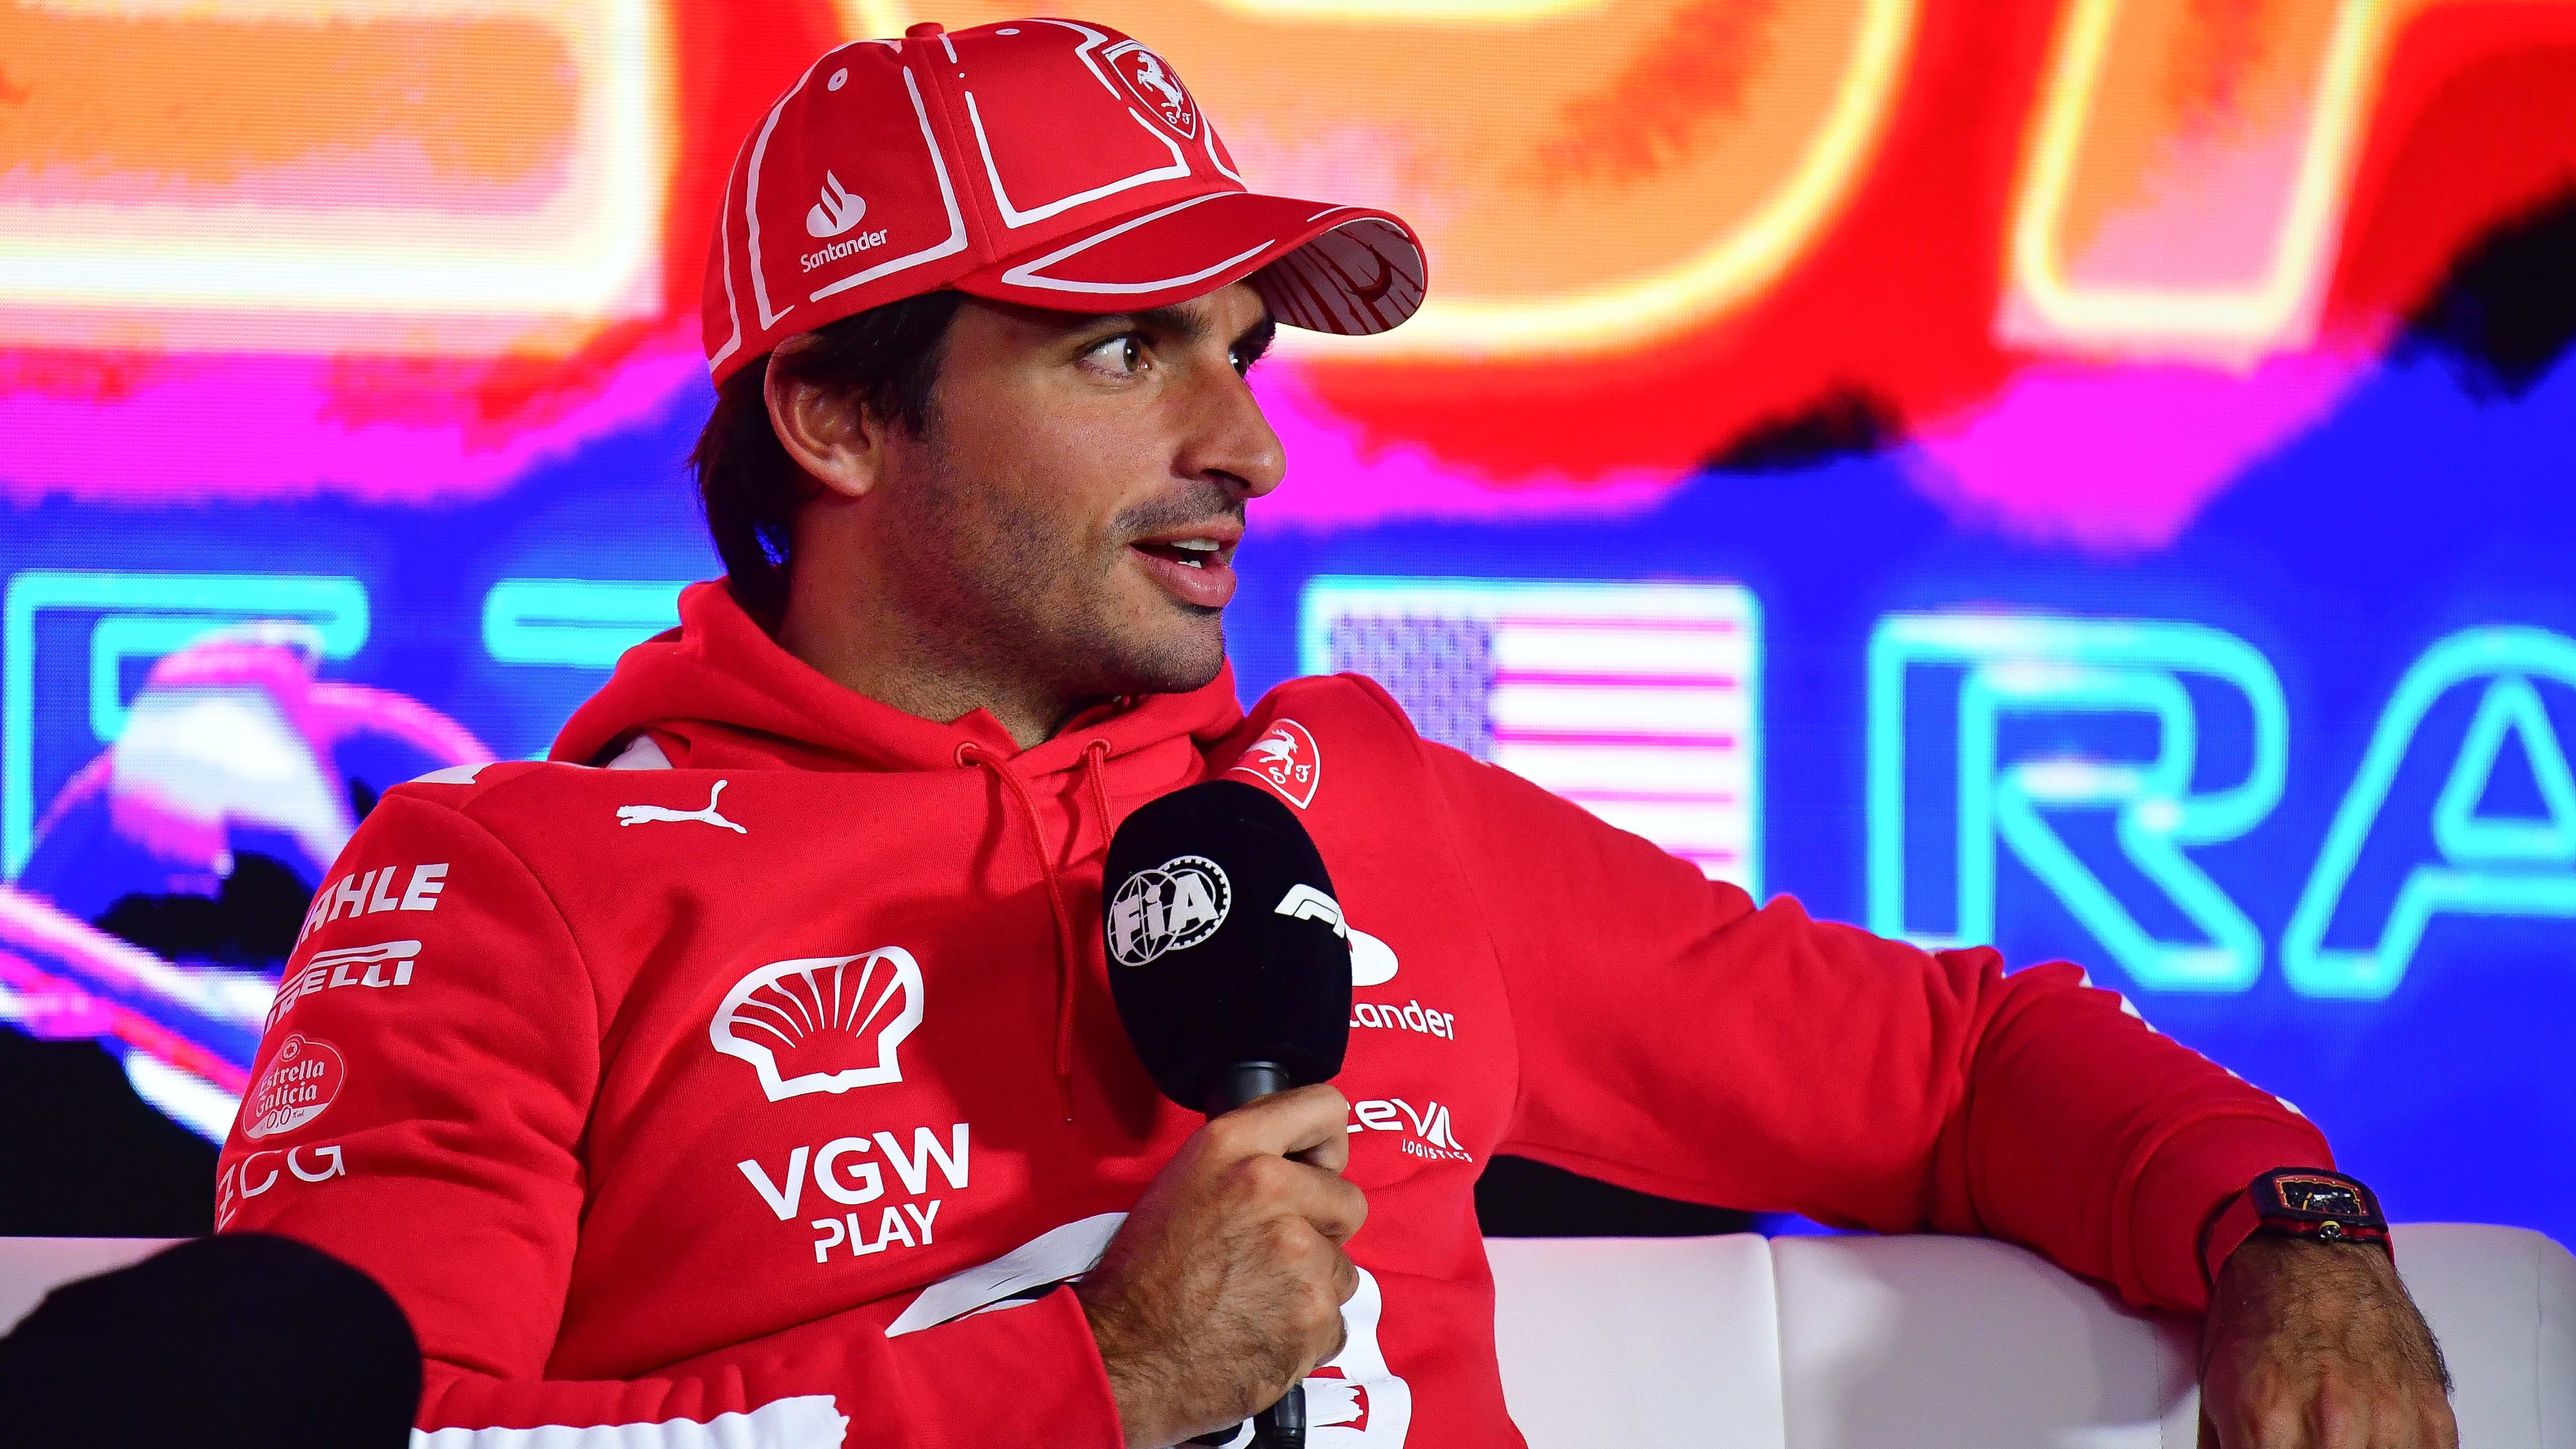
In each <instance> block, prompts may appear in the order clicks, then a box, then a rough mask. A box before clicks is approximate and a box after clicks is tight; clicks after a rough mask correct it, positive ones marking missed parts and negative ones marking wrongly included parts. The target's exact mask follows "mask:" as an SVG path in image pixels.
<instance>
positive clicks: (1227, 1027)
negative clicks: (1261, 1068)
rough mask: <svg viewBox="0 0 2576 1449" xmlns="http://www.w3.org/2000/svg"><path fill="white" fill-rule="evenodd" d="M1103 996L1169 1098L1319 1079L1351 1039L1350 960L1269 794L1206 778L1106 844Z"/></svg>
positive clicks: (1315, 861)
mask: <svg viewBox="0 0 2576 1449" xmlns="http://www.w3.org/2000/svg"><path fill="white" fill-rule="evenodd" d="M1101 892H1102V899H1101V931H1102V935H1103V938H1104V942H1105V944H1106V946H1107V948H1108V953H1109V987H1110V994H1111V995H1112V996H1113V997H1114V998H1115V999H1116V1000H1117V1003H1118V1016H1119V1019H1120V1020H1121V1021H1123V1022H1125V1023H1126V1026H1127V1037H1128V1039H1129V1040H1130V1041H1132V1042H1134V1043H1135V1045H1136V1055H1137V1056H1139V1057H1141V1058H1142V1059H1143V1060H1144V1063H1145V1070H1146V1071H1147V1072H1149V1073H1151V1074H1152V1075H1153V1078H1154V1084H1155V1085H1156V1086H1158V1087H1161V1088H1162V1089H1163V1095H1165V1096H1167V1097H1169V1098H1171V1099H1172V1100H1173V1101H1175V1102H1178V1103H1180V1104H1181V1105H1182V1106H1184V1107H1187V1108H1189V1109H1191V1110H1192V1111H1200V1110H1204V1109H1205V1107H1206V1106H1207V1100H1208V1097H1207V1094H1208V1089H1209V1087H1210V1086H1211V1085H1212V1084H1213V1083H1214V1082H1215V1081H1216V1080H1217V1078H1218V1077H1219V1076H1220V1075H1221V1074H1222V1073H1224V1072H1225V1071H1226V1070H1227V1069H1228V1068H1230V1067H1233V1066H1236V1065H1238V1064H1241V1063H1245V1062H1271V1063H1275V1064H1277V1065H1278V1066H1280V1067H1281V1068H1283V1069H1285V1070H1286V1072H1287V1074H1288V1077H1289V1079H1290V1081H1291V1083H1292V1084H1293V1085H1296V1086H1305V1085H1308V1084H1310V1083H1314V1082H1321V1081H1327V1080H1329V1079H1331V1077H1332V1076H1333V1075H1334V1074H1335V1073H1337V1072H1339V1071H1340V1070H1341V1069H1342V1053H1343V1051H1344V1049H1345V1048H1346V1047H1347V1046H1348V1045H1349V1043H1350V1019H1351V949H1350V943H1349V940H1348V938H1347V936H1346V934H1345V933H1344V929H1343V926H1342V913H1341V905H1340V902H1339V901H1338V900H1337V899H1336V898H1335V896H1334V895H1333V879H1332V877H1331V876H1330V875H1329V874H1327V873H1326V872H1325V870H1324V858H1323V856H1322V855H1321V854H1320V853H1319V852H1318V851H1317V850H1316V849H1315V842H1314V839H1313V837H1311V836H1309V835H1307V833H1306V827H1305V826H1303V825H1301V824H1299V823H1298V820H1297V817H1296V816H1295V815H1294V814H1293V813H1291V812H1290V810H1289V808H1288V807H1287V806H1286V805H1284V804H1282V803H1280V801H1279V800H1278V798H1277V797H1276V796H1273V795H1272V794H1270V793H1269V792H1268V791H1266V790H1263V789H1260V788H1259V787H1257V786H1253V785H1248V784H1245V783H1244V782H1242V781H1240V780H1209V781H1205V782H1203V783H1201V784H1197V785H1192V786H1190V787H1189V788H1188V789H1185V790H1176V791H1174V792H1173V793H1171V794H1169V795H1166V796H1164V797H1162V798H1161V799H1159V800H1155V801H1152V802H1150V803H1148V804H1147V805H1145V806H1144V807H1143V808H1142V809H1140V810H1138V811H1137V812H1136V813H1135V814H1133V815H1130V816H1128V817H1127V819H1126V821H1125V823H1123V824H1121V825H1120V826H1119V827H1118V833H1117V835H1116V836H1115V837H1114V838H1113V839H1112V840H1111V841H1110V842H1109V861H1108V866H1107V869H1106V871H1105V872H1104V873H1103V876H1102V883H1101Z"/></svg>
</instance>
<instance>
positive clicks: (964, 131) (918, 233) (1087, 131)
mask: <svg viewBox="0 0 2576 1449" xmlns="http://www.w3.org/2000/svg"><path fill="white" fill-rule="evenodd" d="M714 242H715V245H714V248H713V254H712V256H711V258H710V261H709V265H708V269H707V281H706V293H705V318H706V345H707V367H708V370H709V371H710V372H711V373H712V374H713V375H714V377H715V379H716V381H717V382H719V383H721V382H723V381H724V380H725V379H726V378H727V377H729V376H731V375H732V374H733V373H734V372H736V371H738V370H740V369H741V368H743V367H744V366H746V365H748V364H750V363H751V362H753V361H755V360H757V359H759V358H760V357H763V356H765V355H767V353H768V352H769V351H770V349H771V348H773V347H775V346H777V345H778V343H779V342H780V341H782V340H783V339H785V338H787V337H790V336H792V335H794V334H796V333H799V332H806V331H811V330H812V329H814V328H816V327H820V326H823V325H824V324H826V323H829V322H834V321H838V320H839V319H841V318H843V317H847V316H850V315H852V314H854V313H858V312H863V311H866V310H868V309H870V308H872V307H879V306H883V305H885V304H886V303H888V302H893V301H898V300H900V299H902V298H905V297H911V296H917V295H920V294H921V293H924V292H931V291H936V290H938V289H940V288H943V287H953V288H956V289H957V290H960V291H963V292H968V293H971V294H973V295H976V296H979V297H989V298H993V299H995V300H999V301H1009V302H1018V303H1023V304H1026V305H1030V306H1037V307H1047V308H1053V309H1056V310H1061V311H1073V312H1095V313H1097V312H1125V311H1133V310H1142V309H1145V308H1149V307H1161V306H1168V305H1170V304H1172V303H1175V302H1182V301H1187V300H1188V299H1190V298H1192V297H1196V296H1200V295H1202V294H1204V293H1207V292H1210V291H1214V290H1216V289H1217V288H1220V287H1224V286H1227V285H1230V284H1231V283H1234V282H1238V281H1249V282H1250V283H1251V284H1252V285H1253V286H1254V287H1256V288H1258V289H1259V290H1260V292H1261V294H1262V297H1263V300H1264V301H1266V302H1267V303H1268V304H1269V307H1270V312H1271V315H1272V316H1273V317H1274V318H1276V319H1277V320H1278V321H1280V322H1282V323H1285V324H1287V325H1290V326H1295V327H1305V328H1310V329H1313V330H1317V331H1323V332H1342V333H1353V334H1359V333H1370V332H1383V331H1385V330H1386V329H1387V328H1390V327H1393V326H1395V325H1396V324H1398V323H1400V322H1402V321H1403V320H1404V319H1405V318H1407V317H1410V316H1412V315H1413V313H1414V311H1415V310H1416V309H1418V308H1419V307H1420V306H1421V305H1422V297H1423V289H1424V287H1425V286H1426V285H1427V282H1428V273H1427V272H1426V270H1425V266H1424V262H1423V256H1422V248H1421V246H1420V244H1419V243H1418V242H1417V241H1416V239H1415V237H1414V235H1413V230H1412V228H1410V227H1408V226H1407V225H1405V223H1404V222H1403V221H1401V220H1399V219H1398V218H1396V217H1395V216H1394V215H1392V214H1390V213H1388V212H1384V211H1379V210H1374V209H1372V208H1369V207H1365V206H1351V205H1337V204H1334V203H1331V202H1324V201H1308V200H1303V199H1299V198H1294V197H1283V196H1267V195H1263V194H1261V193H1259V192H1256V191H1253V190H1252V189H1251V188H1250V187H1249V186H1248V185H1247V183H1246V182H1245V180H1244V177H1243V175H1242V174H1241V172H1240V171H1238V170H1237V168H1236V166H1235V163H1234V158H1233V155H1232V153H1230V152H1229V151H1227V150H1226V146H1225V142H1224V141H1223V140H1222V139H1221V138H1219V136H1218V135H1217V131H1216V127H1215V125H1214V124H1213V122H1212V121H1211V119H1210V118H1209V116H1208V115H1207V113H1206V111H1205V109H1204V108H1203V107H1202V106H1201V105H1200V104H1199V100H1198V97H1196V96H1195V95H1193V94H1192V93H1191V91H1190V89H1189V87H1188V86H1187V85H1185V84H1184V83H1183V82H1182V80H1181V76H1180V73H1179V71H1178V70H1176V69H1175V68H1174V67H1173V65H1172V63H1171V61H1170V60H1169V59H1168V58H1166V57H1164V56H1162V55H1161V54H1158V53H1157V52H1155V51H1153V50H1150V49H1148V48H1146V46H1145V45H1144V44H1142V43H1141V42H1139V41H1136V40H1133V39H1130V38H1129V37H1127V36H1124V35H1121V34H1119V33H1118V32H1117V31H1115V30H1112V29H1110V28H1108V27H1107V26H1104V25H1095V24H1091V23H1090V22H1087V21H1081V20H1063V19H1037V18H1033V19H1027V20H1011V21H1004V22H1001V23H999V24H995V25H983V26H977V27H976V28H974V29H972V30H961V31H958V32H956V33H955V34H950V33H948V32H946V31H944V30H942V29H941V28H940V27H938V26H937V25H916V26H914V27H913V28H912V29H911V30H910V31H908V32H906V34H905V35H904V37H903V38H902V39H900V40H862V41H857V42H854V43H852V44H849V45H845V46H842V47H841V48H839V49H838V50H835V51H832V52H831V53H829V54H827V55H825V56H823V57H822V58H821V59H819V60H817V61H815V62H814V64H813V65H812V66H810V67H808V68H807V69H806V71H805V73H804V74H803V75H802V76H800V77H798V79H797V81H796V83H795V84H794V85H793V86H790V87H789V88H788V89H787V93H786V94H784V95H782V96H780V97H779V98H778V101H777V103H776V104H774V105H772V106H771V107H770V108H769V109H768V110H767V111H766V112H764V113H763V114H762V115H761V117H760V118H759V120H758V121H757V122H756V123H755V124H754V126H753V127H752V130H751V134H750V135H749V136H747V137H745V138H744V140H743V144H742V150H741V152H740V153H739V154H738V155H737V156H736V157H735V160H734V167H733V174H732V177H731V179H730V180H729V182H728V184H727V186H726V188H725V200H724V206H723V208H722V210H721V211H720V212H719V214H718V217H717V221H716V234H715V238H714ZM816 243H821V245H819V246H818V245H816Z"/></svg>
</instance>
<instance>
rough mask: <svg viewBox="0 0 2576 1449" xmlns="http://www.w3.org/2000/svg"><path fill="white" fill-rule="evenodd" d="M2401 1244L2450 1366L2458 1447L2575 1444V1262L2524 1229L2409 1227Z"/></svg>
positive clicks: (2405, 1268)
mask: <svg viewBox="0 0 2576 1449" xmlns="http://www.w3.org/2000/svg"><path fill="white" fill-rule="evenodd" d="M2396 1237H2397V1268H2398V1271H2399V1272H2400V1273H2402V1274H2404V1275H2405V1278H2406V1289H2407V1291H2408V1292H2410V1293H2412V1294H2414V1295H2415V1302H2416V1304H2417V1305H2418V1306H2419V1307H2421V1308H2422V1309H2423V1310H2424V1318H2425V1321H2426V1322H2429V1323H2431V1324H2432V1325H2433V1336H2434V1337H2435V1338H2437V1339H2439V1340H2441V1343H2442V1354H2443V1357H2444V1358H2446V1359H2448V1360H2449V1361H2450V1365H2451V1383H2452V1393H2451V1408H2452V1412H2454V1413H2456V1414H2458V1415H2459V1417H2460V1442H2461V1443H2463V1444H2474V1445H2480V1446H2486V1445H2498V1446H2517V1445H2546V1446H2549V1449H2563V1446H2567V1445H2571V1444H2576V1256H2571V1255H2570V1254H2569V1253H2568V1251H2567V1250H2566V1249H2565V1248H2562V1247H2560V1246H2559V1245H2558V1244H2556V1243H2554V1242H2551V1241H2550V1240H2549V1239H2547V1238H2545V1237H2543V1236H2541V1235H2540V1234H2538V1233H2534V1232H2527V1231H2525V1230H2523V1229H2521V1228H2498V1227H2488V1226H2484V1225H2481V1224H2472V1223H2407V1224H2403V1225H2401V1226H2399V1227H2398V1229H2397V1230H2396Z"/></svg>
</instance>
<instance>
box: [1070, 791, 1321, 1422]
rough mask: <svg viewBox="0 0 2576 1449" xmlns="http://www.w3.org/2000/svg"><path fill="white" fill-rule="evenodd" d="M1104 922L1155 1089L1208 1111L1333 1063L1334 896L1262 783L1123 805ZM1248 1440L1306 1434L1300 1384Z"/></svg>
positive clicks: (1112, 970)
mask: <svg viewBox="0 0 2576 1449" xmlns="http://www.w3.org/2000/svg"><path fill="white" fill-rule="evenodd" d="M1101 932H1102V935H1103V937H1104V938H1105V940H1106V943H1107V946H1108V951H1109V991H1110V995H1111V996H1112V997H1113V998H1115V999H1116V1001H1117V1003H1118V1019H1119V1020H1120V1021H1122V1022H1124V1023H1125V1024H1126V1027H1127V1039H1128V1040H1129V1041H1131V1042H1133V1043H1135V1046H1136V1055H1137V1056H1138V1057H1139V1058H1141V1059H1143V1061H1144V1063H1145V1070H1146V1071H1147V1072H1148V1073H1150V1074H1151V1075H1152V1076H1153V1078H1154V1085H1155V1086H1157V1087H1160V1088H1161V1089H1162V1091H1163V1095H1164V1096H1166V1097H1169V1098H1171V1099H1172V1100H1173V1101H1175V1102H1178V1103H1179V1104H1181V1105H1182V1106H1184V1107H1187V1108H1189V1109H1190V1110H1192V1111H1195V1112H1205V1113H1206V1114H1208V1115H1209V1116H1211V1117H1214V1116H1218V1115H1221V1114H1223V1113H1226V1112H1231V1111H1233V1110H1234V1109H1235V1108H1237V1107H1240V1106H1243V1105H1244V1104H1245V1103H1247V1102H1252V1101H1255V1100H1257V1099H1259V1098H1262V1097H1266V1096H1269V1095H1270V1094H1271V1093H1273V1092H1284V1091H1287V1090H1288V1089H1290V1088H1292V1087H1303V1086H1307V1085H1310V1084H1312V1083H1315V1082H1322V1081H1329V1080H1331V1079H1332V1077H1333V1076H1334V1075H1335V1074H1336V1073H1338V1072H1340V1071H1341V1069H1342V1055H1343V1052H1344V1051H1345V1050H1346V1049H1348V1047H1349V1045H1350V1034H1351V1028H1350V1021H1351V948H1350V941H1349V939H1348V937H1347V936H1346V935H1345V933H1344V931H1343V927H1342V909H1341V904H1340V902H1339V901H1338V900H1337V899H1336V898H1335V896H1334V895H1333V878H1332V876H1331V875H1329V874H1327V873H1326V872H1325V870H1324V857H1323V855H1322V854H1321V853H1320V852H1318V851H1317V850H1316V849H1315V842H1314V839H1313V837H1311V836H1309V835H1308V834H1307V833H1306V827H1305V826H1303V825H1301V824H1299V823H1298V821H1297V817H1296V815H1295V814H1294V813H1292V812H1291V811H1290V810H1289V808H1288V807H1287V806H1286V805H1285V804H1282V803H1281V802H1280V800H1279V798H1278V797H1277V796H1274V795H1272V794H1271V793H1270V792H1268V791H1267V790H1263V789H1261V788H1260V787H1258V786H1255V785H1249V784H1246V783H1244V782H1243V781H1240V780H1209V781H1205V782H1203V783H1200V784H1197V785H1192V786H1190V787H1189V788H1188V789H1186V790H1177V791H1174V792H1173V793H1171V794H1169V795H1166V796H1164V797H1162V798H1161V799H1159V800H1155V801H1152V802H1150V803H1148V804H1147V805H1145V806H1144V807H1143V808H1142V809H1139V810H1138V811H1137V812H1136V813H1135V814H1133V815H1130V816H1128V817H1127V819H1126V821H1125V823H1123V824H1121V825H1120V826H1119V827H1118V833H1117V835H1116V836H1115V837H1113V838H1112V839H1111V840H1110V842H1109V860H1108V864H1107V868H1106V870H1105V871H1104V872H1103V875H1102V908H1101ZM1236 1432H1239V1431H1236ZM1233 1437H1234V1434H1233V1433H1232V1432H1229V1433H1228V1434H1226V1435H1224V1436H1222V1437H1217V1436H1211V1440H1210V1441H1212V1442H1218V1443H1222V1442H1225V1441H1226V1440H1228V1439H1231V1438H1233ZM1193 1442H1209V1441H1193ZM1253 1442H1254V1443H1255V1444H1258V1445H1263V1446H1276V1449H1296V1446H1301V1445H1303V1444H1304V1443H1305V1442H1306V1389H1305V1386H1304V1385H1302V1384H1300V1385H1297V1386H1295V1387H1293V1388H1291V1389H1289V1391H1288V1395H1287V1397H1286V1398H1283V1399H1281V1400H1280V1401H1279V1402H1278V1403H1277V1404H1275V1405H1272V1406H1271V1407H1270V1408H1267V1409H1264V1410H1262V1411H1261V1413H1260V1415H1259V1416H1258V1417H1256V1418H1255V1419H1254V1420H1253Z"/></svg>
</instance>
